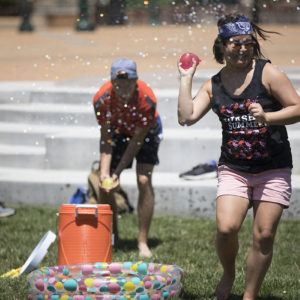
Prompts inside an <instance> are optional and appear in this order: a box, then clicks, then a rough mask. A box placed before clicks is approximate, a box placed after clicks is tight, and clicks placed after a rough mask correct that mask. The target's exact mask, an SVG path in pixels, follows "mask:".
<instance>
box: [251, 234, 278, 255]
mask: <svg viewBox="0 0 300 300" xmlns="http://www.w3.org/2000/svg"><path fill="white" fill-rule="evenodd" d="M274 237H275V234H274V233H273V232H272V231H271V230H268V229H259V230H256V231H255V232H254V234H253V244H254V247H256V248H258V249H259V250H260V251H261V252H263V253H267V252H269V251H271V250H272V249H273V244H274Z"/></svg>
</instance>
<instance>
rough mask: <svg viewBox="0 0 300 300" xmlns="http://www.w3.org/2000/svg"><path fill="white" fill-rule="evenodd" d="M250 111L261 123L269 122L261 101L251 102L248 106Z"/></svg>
mask: <svg viewBox="0 0 300 300" xmlns="http://www.w3.org/2000/svg"><path fill="white" fill-rule="evenodd" d="M248 110H249V113H250V114H251V115H252V116H253V117H254V118H255V119H256V120H257V121H258V122H260V123H267V119H266V113H265V112H264V110H263V108H262V106H261V105H260V104H259V103H251V104H250V105H249V107H248Z"/></svg>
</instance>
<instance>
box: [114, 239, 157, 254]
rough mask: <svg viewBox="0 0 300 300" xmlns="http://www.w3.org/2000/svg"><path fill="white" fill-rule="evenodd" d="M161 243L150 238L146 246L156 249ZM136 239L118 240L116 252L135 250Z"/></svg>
mask: <svg viewBox="0 0 300 300" xmlns="http://www.w3.org/2000/svg"><path fill="white" fill-rule="evenodd" d="M161 243H162V241H161V240H160V239H156V238H150V239H148V246H149V248H152V249H153V248H156V247H157V246H158V245H160V244H161ZM137 244H138V242H137V239H119V241H118V245H117V247H116V248H117V250H121V251H125V252H126V251H132V250H136V249H137Z"/></svg>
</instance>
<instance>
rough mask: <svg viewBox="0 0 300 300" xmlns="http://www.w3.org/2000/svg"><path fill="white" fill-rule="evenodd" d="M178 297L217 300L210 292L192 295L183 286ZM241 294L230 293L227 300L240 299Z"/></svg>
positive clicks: (272, 299) (264, 299)
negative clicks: (208, 293) (208, 294)
mask: <svg viewBox="0 0 300 300" xmlns="http://www.w3.org/2000/svg"><path fill="white" fill-rule="evenodd" d="M180 299H184V300H200V299H211V300H217V297H216V296H215V294H211V295H210V296H207V295H194V294H192V293H189V292H188V291H185V290H184V288H183V289H182V291H181V294H180ZM242 299H243V295H236V294H230V295H229V297H228V298H227V300H242ZM256 300H282V298H279V297H275V296H266V297H257V298H256Z"/></svg>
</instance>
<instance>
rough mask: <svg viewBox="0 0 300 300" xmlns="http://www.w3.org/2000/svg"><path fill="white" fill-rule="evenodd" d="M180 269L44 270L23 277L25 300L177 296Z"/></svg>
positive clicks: (128, 265) (141, 265)
mask: <svg viewBox="0 0 300 300" xmlns="http://www.w3.org/2000/svg"><path fill="white" fill-rule="evenodd" d="M182 278H183V270H182V269H181V268H180V267H178V266H176V265H164V264H155V263H146V262H112V263H100V262H99V263H93V264H92V263H89V264H77V265H66V266H54V267H45V268H41V269H39V270H36V271H33V272H31V273H30V274H29V275H28V276H27V281H28V285H29V293H28V298H29V299H37V300H43V299H49V300H50V299H51V300H108V299H114V300H128V299H135V300H160V299H174V298H176V297H178V296H179V293H180V290H181V286H182V284H181V282H182Z"/></svg>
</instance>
